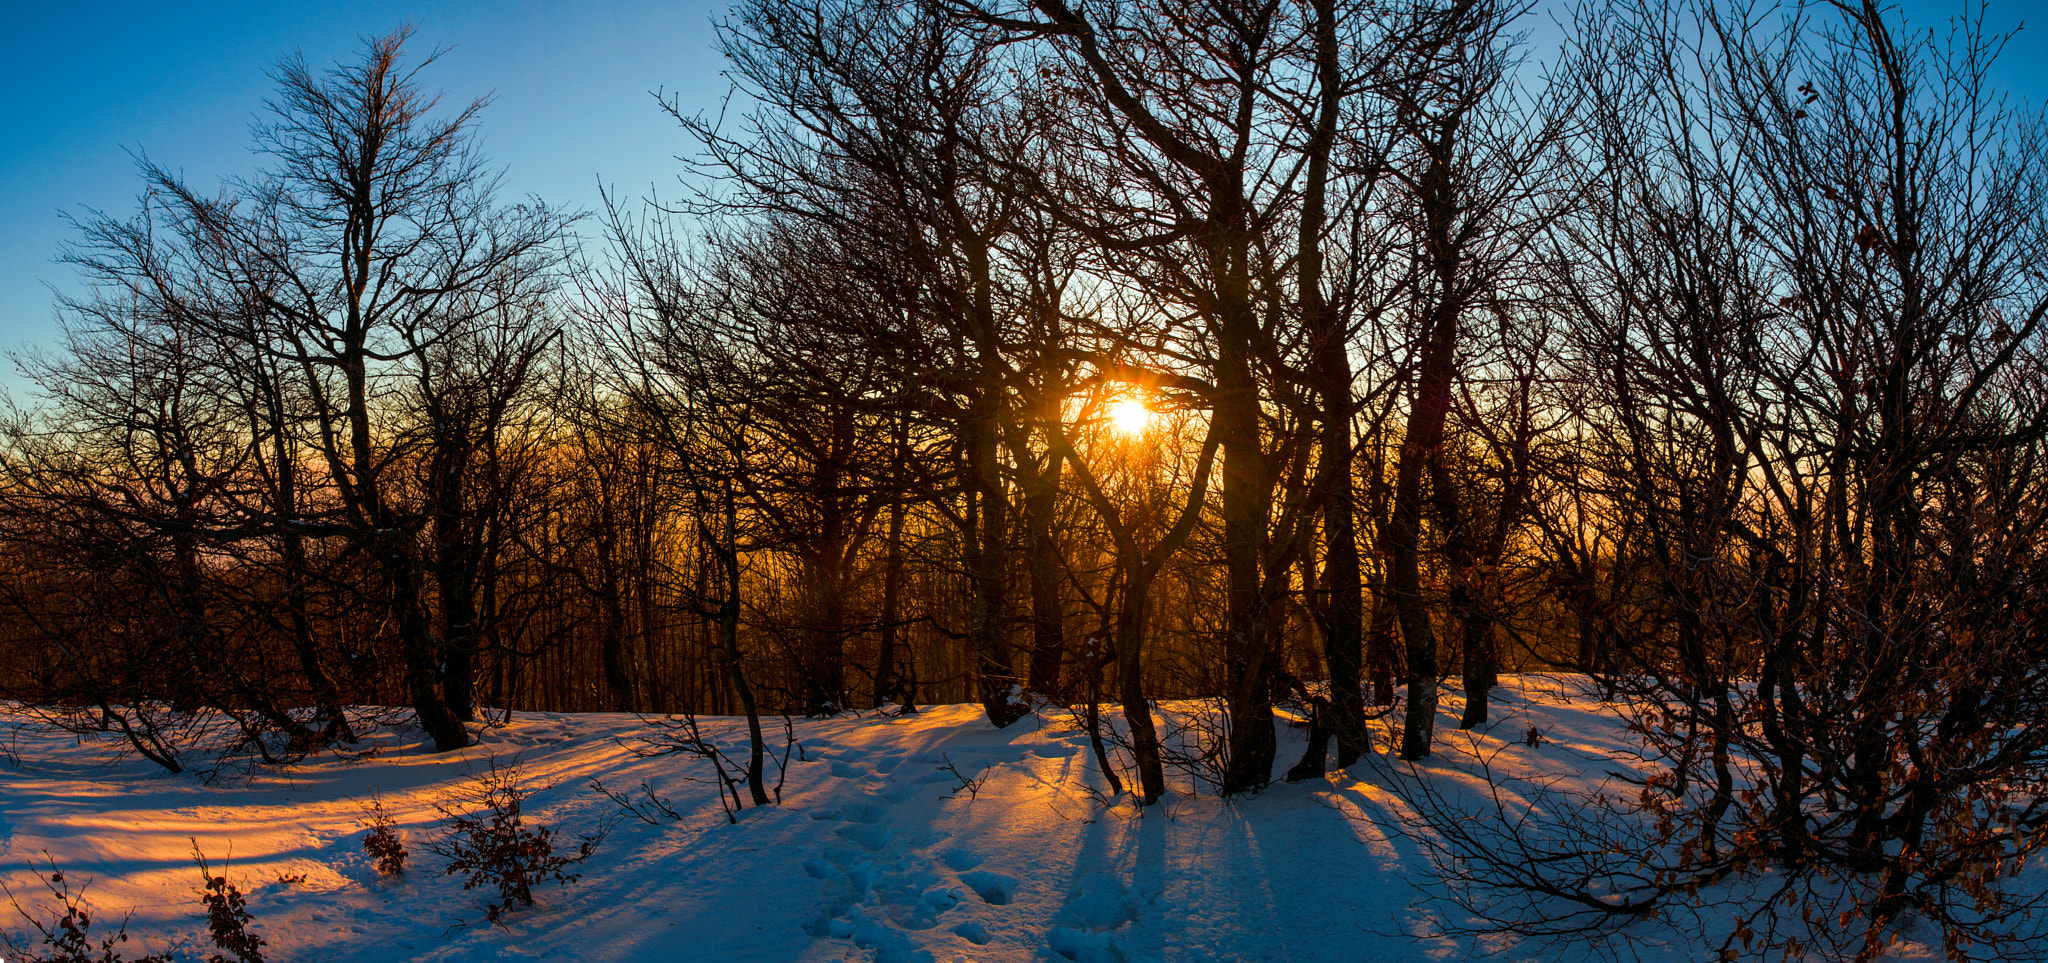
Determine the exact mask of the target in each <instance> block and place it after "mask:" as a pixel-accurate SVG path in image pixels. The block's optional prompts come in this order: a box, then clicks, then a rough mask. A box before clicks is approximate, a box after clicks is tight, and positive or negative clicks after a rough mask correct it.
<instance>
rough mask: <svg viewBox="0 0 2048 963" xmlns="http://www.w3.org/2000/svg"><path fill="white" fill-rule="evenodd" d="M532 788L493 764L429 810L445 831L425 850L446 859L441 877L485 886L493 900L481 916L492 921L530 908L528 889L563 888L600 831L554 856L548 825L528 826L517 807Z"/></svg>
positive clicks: (512, 768) (516, 774)
mask: <svg viewBox="0 0 2048 963" xmlns="http://www.w3.org/2000/svg"><path fill="white" fill-rule="evenodd" d="M533 792H534V791H533V790H530V789H525V788H522V787H520V785H519V770H518V767H517V765H516V764H514V765H511V766H499V765H498V762H497V760H495V759H493V760H491V768H490V771H488V772H486V773H484V774H483V775H481V776H478V777H477V778H476V779H475V780H474V781H473V782H472V783H471V784H470V785H469V786H468V787H466V788H465V789H462V790H458V791H457V793H456V794H455V796H454V798H452V799H450V800H449V801H447V802H445V803H436V804H434V808H436V809H438V810H440V811H441V815H443V816H446V817H447V818H448V831H447V833H446V834H445V835H443V836H442V837H441V838H440V839H439V840H436V841H434V842H431V843H428V844H427V849H428V850H430V851H431V852H433V853H434V854H435V855H438V856H441V857H442V858H444V859H447V860H448V867H447V869H445V870H443V872H444V873H445V874H446V875H449V876H456V875H460V876H462V877H463V880H462V888H463V889H478V888H482V887H491V888H494V889H496V890H497V891H498V898H497V899H495V900H493V901H491V902H490V903H488V904H486V905H485V907H484V916H485V918H487V919H489V920H490V921H491V922H493V923H496V922H498V921H499V919H500V918H501V917H502V916H504V914H505V913H506V911H508V910H511V909H513V908H515V907H519V906H532V905H533V887H534V886H535V885H536V884H539V883H545V882H548V881H550V880H552V881H554V882H555V883H557V884H560V885H563V886H567V885H568V884H570V883H573V882H575V881H576V880H577V879H579V878H580V874H577V873H571V872H567V870H568V869H569V868H570V867H572V866H575V865H577V864H579V863H581V862H583V861H584V860H586V859H589V858H590V856H591V854H592V853H594V852H596V850H597V846H598V844H599V843H600V842H603V840H604V835H605V829H606V827H604V826H600V827H599V828H598V830H597V831H596V832H594V833H591V834H590V835H586V836H580V837H578V838H577V847H576V851H575V855H573V856H572V855H563V854H561V853H557V852H555V840H556V835H557V831H556V830H555V829H554V828H553V827H549V826H540V827H534V828H529V827H528V826H527V825H526V821H525V817H524V816H523V815H522V813H521V806H522V805H523V804H524V803H525V801H526V799H527V798H528V797H530V796H532V795H533Z"/></svg>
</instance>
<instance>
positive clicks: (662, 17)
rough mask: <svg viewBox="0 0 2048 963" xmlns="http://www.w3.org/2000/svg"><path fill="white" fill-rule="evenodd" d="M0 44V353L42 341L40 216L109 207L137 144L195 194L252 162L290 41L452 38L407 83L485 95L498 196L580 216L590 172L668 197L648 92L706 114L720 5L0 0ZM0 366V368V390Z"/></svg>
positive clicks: (675, 148)
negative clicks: (2, 10) (2, 8)
mask: <svg viewBox="0 0 2048 963" xmlns="http://www.w3.org/2000/svg"><path fill="white" fill-rule="evenodd" d="M7 7H8V14H7V17H6V18H5V19H6V31H5V33H4V35H0V36H4V37H5V39H4V40H0V90H4V91H5V92H6V94H5V96H4V97H0V130H4V131H5V132H6V133H5V136H4V137H0V185H4V186H5V189H4V190H0V349H13V348H18V347H20V346H22V345H24V344H27V343H32V342H39V341H45V340H48V339H50V338H52V337H53V336H54V334H55V332H56V324H55V321H54V311H53V308H52V306H51V296H50V289H49V287H48V286H47V285H48V284H55V285H57V286H59V287H62V288H64V289H66V290H76V289H77V288H78V283H77V281H76V278H75V276H74V275H73V273H72V269H71V268H70V267H69V266H68V265H64V264H57V263H53V262H52V261H51V257H52V256H53V255H54V254H55V253H56V250H57V247H58V245H59V244H61V243H63V242H64V241H66V240H68V239H69V238H70V236H71V231H70V229H69V228H68V227H67V225H66V224H65V222H64V221H63V219H62V218H61V217H60V216H59V215H60V212H64V211H71V212H77V211H80V210H82V209H83V208H86V207H93V208H99V209H101V210H104V211H106V212H108V213H110V214H116V215H119V216H123V217H125V216H128V215H129V214H131V213H133V211H134V209H135V197H136V194H137V192H138V190H139V189H140V186H141V181H140V180H139V179H138V178H137V176H136V174H135V163H134V160H133V159H132V158H131V156H130V154H129V151H131V150H138V149H139V150H145V151H147V152H148V154H149V156H150V157H151V158H152V159H154V160H156V161H157V162H159V163H162V164H164V165H166V166H168V167H170V168H171V169H172V170H182V171H183V172H184V174H185V176H186V179H187V180H188V181H189V182H190V183H192V184H193V185H194V186H195V187H199V188H201V189H202V190H206V191H211V190H213V189H214V188H216V187H217V186H218V184H219V179H220V177H221V176H223V175H227V174H244V173H248V172H250V171H252V170H253V169H254V168H255V166H256V165H257V161H256V159H255V158H254V157H252V155H250V153H249V151H248V146H249V130H250V125H251V123H252V122H253V121H254V120H255V118H256V116H257V114H258V112H259V111H260V109H261V106H262V101H263V99H264V97H266V96H267V95H268V94H269V93H270V91H271V87H272V85H271V83H270V81H269V80H268V79H267V78H266V77H265V76H264V70H265V69H266V68H267V67H269V66H270V65H272V64H274V63H275V62H276V61H277V60H278V59H279V58H280V57H281V56H283V55H285V54H287V53H289V52H291V51H293V50H303V51H304V52H305V54H306V57H307V59H308V60H310V61H311V62H312V63H313V64H314V65H315V66H322V65H326V64H331V63H333V62H335V61H336V60H343V59H353V58H354V57H355V56H356V54H357V53H358V52H359V51H360V50H361V49H362V44H361V41H360V38H362V37H364V36H369V35H374V34H382V33H386V32H389V31H390V30H392V29H393V28H395V27H397V26H398V25H399V24H402V23H405V22H406V21H408V20H410V21H411V22H413V23H414V24H415V25H416V26H417V28H418V33H416V34H415V35H414V38H413V40H412V42H411V44H410V45H409V46H408V48H407V49H408V52H409V53H413V54H420V53H424V52H426V51H429V50H431V49H433V48H434V47H437V46H443V47H450V48H452V49H450V50H448V52H447V53H446V54H445V55H444V56H443V57H442V59H441V60H439V61H437V62H436V63H435V64H433V65H432V66H430V67H428V68H427V70H426V71H425V72H424V73H423V74H422V75H421V83H422V86H423V87H425V88H427V89H429V90H441V91H445V92H446V94H447V101H448V102H451V103H461V102H466V101H468V100H469V99H470V98H472V97H476V96H479V95H483V94H487V93H495V99H494V100H493V101H492V104H491V106H490V107H489V108H488V109H487V110H485V112H484V113H483V115H482V119H481V124H480V128H479V129H480V131H481V133H482V136H483V141H484V152H485V154H486V155H487V156H488V157H489V158H490V159H491V160H492V162H493V164H494V166H496V167H499V168H501V169H503V170H504V171H505V179H504V185H503V191H504V192H505V194H506V195H509V198H501V199H516V198H518V197H521V196H524V195H527V194H535V195H539V196H540V197H542V198H544V199H546V200H547V201H548V202H549V203H550V204H553V205H557V206H563V207H571V208H582V209H586V210H587V209H594V208H596V207H597V206H598V205H599V204H600V200H599V196H598V190H597V185H598V183H599V179H600V178H602V179H603V181H604V182H605V183H607V184H609V185H613V186H615V187H617V188H619V189H620V190H621V191H622V192H623V193H624V194H625V195H626V196H627V197H629V198H637V197H641V196H644V195H646V194H647V193H648V191H649V189H650V188H651V187H654V186H657V185H658V186H660V187H661V188H662V190H663V192H664V193H665V194H674V193H675V190H674V187H675V185H676V183H677V182H676V176H677V174H678V173H679V172H680V170H681V165H680V164H679V163H678V162H677V161H676V160H675V158H676V155H678V154H688V153H690V152H691V147H692V145H691V142H690V141H689V140H688V139H687V138H686V137H685V136H684V135H683V134H682V132H681V131H680V130H678V129H677V127H676V124H675V122H674V121H673V120H672V119H670V118H669V117H668V116H667V115H666V114H663V113H662V112H660V110H659V109H658V108H657V107H656V106H655V102H654V98H653V97H652V96H651V95H650V93H649V92H650V91H653V90H656V89H663V90H666V91H668V92H670V93H671V94H680V95H681V96H682V97H683V99H684V100H685V101H686V102H689V103H695V104H699V105H701V106H702V108H703V109H705V110H710V111H716V110H717V109H718V106H719V102H720V99H721V97H722V95H723V93H724V92H725V90H726V86H727V85H726V81H725V80H724V78H723V77H722V76H721V73H720V71H721V70H722V68H723V67H724V62H723V60H722V58H720V57H719V56H718V54H717V53H716V52H715V51H714V50H713V49H712V44H713V41H714V39H715V38H714V36H713V32H712V29H711V23H712V19H713V17H714V16H715V15H721V14H722V12H723V10H724V8H725V3H724V2H723V0H719V2H713V0H668V2H659V0H583V2H574V3H569V2H547V0H520V2H509V3H508V2H491V3H477V2H446V3H441V2H432V0H349V2H346V3H309V2H300V0H272V2H267V3H228V2H209V0H195V2H189V3H163V2H160V0H159V2H152V3H130V2H113V3H38V4H31V3H28V2H10V3H9V4H8V5H7ZM11 374H12V366H11V365H8V364H5V363H4V362H0V383H4V382H6V381H9V380H11V378H10V377H9V376H10V375H11Z"/></svg>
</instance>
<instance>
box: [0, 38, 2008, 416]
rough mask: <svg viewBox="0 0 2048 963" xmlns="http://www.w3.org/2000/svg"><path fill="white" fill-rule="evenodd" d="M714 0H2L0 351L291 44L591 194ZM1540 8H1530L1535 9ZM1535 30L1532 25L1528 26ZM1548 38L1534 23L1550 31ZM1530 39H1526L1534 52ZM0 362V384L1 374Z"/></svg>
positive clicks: (514, 170) (510, 178) (709, 59)
mask: <svg viewBox="0 0 2048 963" xmlns="http://www.w3.org/2000/svg"><path fill="white" fill-rule="evenodd" d="M1903 6H1904V10H1905V13H1906V15H1907V17H1908V18H1909V19H1910V20H1912V21H1915V22H1918V23H1921V24H1932V23H1937V22H1939V21H1941V20H1945V19H1946V18H1947V17H1949V16H1951V15H1953V14H1955V13H1957V12H1959V11H1961V10H1962V9H1963V4H1962V2H1961V0H1942V2H1935V0H1911V2H1908V3H1905V4H1904V5H1903ZM2032 6H2033V4H2032V3H2031V2H2020V0H1993V2H1992V4H1991V5H1990V7H1989V13H1988V17H1987V21H1988V23H1989V25H1990V26H1991V27H1992V28H1993V29H1999V30H2010V29H2012V28H2014V27H2017V26H2019V25H2020V23H2021V20H2022V19H2023V18H2025V17H2026V16H2027V15H2029V14H2031V13H2033V10H2031V9H2030V8H2031V7H2032ZM724 7H725V0H668V2H657V0H584V2H573V3H571V2H548V0H516V2H492V3H488V4H485V3H476V2H446V3H442V2H432V0H351V2H348V3H307V2H278V0H272V2H266V3H227V2H206V0H195V2H188V3H179V4H169V3H162V2H160V0H159V2H152V3H130V2H102V3H93V4H84V3H48V4H35V5H30V4H28V3H25V2H16V3H14V4H12V5H11V9H10V11H9V16H8V18H7V30H6V33H5V39H4V40H0V90H5V91H6V92H7V93H6V96H5V97H0V130H4V131H5V132H6V135H5V137H4V138H0V185H5V190H4V191H0V349H12V348H18V347H21V346H24V345H27V344H31V343H36V342H42V341H47V340H48V339H50V338H51V337H52V336H53V335H54V333H55V331H56V325H55V322H54V313H53V309H52V307H51V303H50V301H51V298H50V290H49V285H56V286H58V287H59V288H62V289H65V290H76V289H77V286H78V285H77V281H76V278H75V277H74V275H73V274H72V271H71V269H70V268H69V267H68V266H66V265H62V264H56V263H52V261H51V257H52V255H54V254H55V253H56V250H57V247H58V245H59V244H61V243H62V242H63V241H65V240H66V239H67V238H68V237H69V236H70V232H69V229H68V228H67V227H66V225H65V223H64V221H63V220H62V218H61V217H60V216H59V215H60V212H63V211H73V212H77V211H80V210H82V209H84V208H87V207H92V208H99V209H102V210H105V211H107V212H109V213H113V214H118V215H122V216H126V215H127V214H129V213H131V212H132V211H133V209H134V203H135V194H136V191H137V189H138V188H139V186H140V182H139V181H138V180H137V178H136V176H135V172H134V162H133V160H132V159H131V157H130V154H129V153H128V152H129V151H131V150H144V151H147V152H148V154H149V155H150V157H152V158H153V159H155V160H156V161H158V162H159V163H163V164H165V165H166V166H169V167H170V168H172V169H173V170H183V171H184V173H185V175H186V177H187V179H188V180H189V181H190V182H191V183H193V184H194V185H195V186H198V187H201V188H204V189H209V190H210V189H212V188H213V187H214V186H215V185H216V184H217V183H218V179H219V178H220V177H221V176H222V175H227V174H240V173H247V172H248V171H250V170H251V169H252V167H253V166H254V164H255V160H254V159H253V158H252V157H251V155H250V154H249V153H248V143H249V127H250V124H251V122H252V121H253V120H254V119H255V117H256V115H257V112H258V110H259V108H260V106H261V102H262V100H263V98H264V97H265V96H266V95H267V94H268V93H269V91H270V82H269V80H268V79H267V78H265V77H264V75H263V71H264V69H265V68H266V67H268V66H269V65H270V64H272V63H274V62H276V60H277V59H278V58H279V57H280V56H281V55H283V54H285V53H287V52H289V51H292V50H303V51H304V52H305V54H306V56H307V57H308V59H310V60H311V61H312V62H314V63H315V64H327V63H332V62H333V61H335V60H337V59H348V58H352V57H353V56H354V55H355V54H356V52H357V51H359V50H360V49H361V43H360V38H362V37H364V36H367V35H372V34H380V33H384V32H387V31H389V30H391V29H393V28H394V27H396V26H397V25H399V24H400V23H404V22H406V21H411V22H413V23H414V24H415V25H416V26H417V27H418V34H417V35H416V36H415V38H414V40H413V46H412V48H411V49H412V50H413V51H414V52H423V51H425V50H428V49H431V48H433V47H436V46H447V47H452V49H451V50H449V51H448V53H447V54H446V55H445V56H444V57H443V58H442V59H441V60H440V61H439V62H438V63H436V64H435V65H433V66H432V67H431V68H429V69H428V71H427V72H426V73H425V74H424V75H423V84H424V85H425V86H426V87H428V88H430V89H440V90H444V91H446V92H447V94H448V96H449V99H450V100H451V101H464V100H467V99H468V98H470V97H474V96H478V95H480V94H485V93H495V97H496V99H495V100H494V102H493V104H492V106H491V107H490V109H489V110H487V111H486V112H485V113H484V114H483V117H482V123H481V127H480V129H481V132H482V135H483V138H484V146H485V152H486V153H487V154H488V155H489V156H490V157H491V158H492V160H493V161H494V163H495V164H496V165H497V166H499V167H501V168H503V169H504V170H505V175H506V176H505V182H504V187H505V190H506V192H507V193H508V194H510V195H512V196H515V197H516V196H521V195H526V194H535V195H539V196H540V197H542V198H544V199H546V200H547V201H549V202H550V203H551V204H554V205H557V206H564V207H570V208H581V209H586V210H589V209H595V208H596V207H597V206H598V205H599V203H600V202H599V198H598V184H599V183H600V181H602V182H603V183H605V184H609V185H613V186H615V187H617V188H619V189H620V190H621V191H622V192H623V193H624V194H625V195H626V196H628V197H639V196H644V195H645V194H647V193H648V191H649V190H650V189H652V188H657V187H658V188H660V189H662V190H663V191H664V192H666V193H673V192H674V190H675V185H676V176H677V174H678V173H679V172H680V170H681V165H680V164H679V163H678V162H677V161H676V160H675V157H676V155H678V154H686V153H688V152H689V151H690V149H691V144H690V142H689V141H688V139H687V138H685V137H684V136H683V135H682V133H681V132H680V131H679V130H678V129H677V128H676V126H675V124H674V123H673V122H672V121H671V120H670V119H669V118H668V117H667V116H666V115H664V114H662V113H661V112H660V111H659V110H658V109H657V108H656V107H655V104H654V100H653V98H652V96H650V93H649V92H650V91H653V90H656V89H662V90H666V91H668V92H669V93H671V94H675V95H680V96H681V97H682V98H683V100H684V101H685V102H686V103H690V104H694V105H697V107H698V109H702V110H706V111H716V110H717V109H718V106H719V102H720V98H721V97H722V95H723V94H724V92H725V90H726V81H725V79H724V78H723V76H722V75H721V72H720V71H721V69H722V67H723V66H724V64H723V61H722V60H721V58H719V56H718V55H717V54H716V53H715V52H714V51H713V49H712V43H713V40H714V37H713V31H712V29H711V23H712V20H713V18H714V17H716V16H719V15H721V14H722V12H723V9H724ZM1539 15H1540V14H1539ZM1546 34H1547V35H1550V36H1553V37H1554V33H1552V32H1551V31H1548V30H1544V29H1540V28H1539V29H1537V30H1535V31H1533V37H1534V39H1535V40H1536V41H1537V42H1539V43H1540V42H1542V40H1543V37H1544V36H1545V35H1546ZM1552 42H1554V41H1552ZM1539 55H1540V54H1539ZM1994 80H1995V81H1996V82H1998V83H1999V84H2000V85H2001V86H2003V87H2005V88H2006V89H2008V90H2010V91H2012V92H2013V93H2014V94H2016V95H2017V96H2019V97H2020V98H2022V99H2025V100H2028V101H2030V102H2033V103H2036V104H2038V103H2041V102H2042V101H2044V100H2048V22H2044V23H2041V24H2039V25H2030V27H2029V29H2026V30H2024V31H2022V33H2021V35H2020V36H2019V37H2018V38H2017V39H2015V40H2014V41H2013V43H2012V45H2011V46H2010V47H2009V48H2008V49H2007V51H2006V54H2005V57H2004V59H2003V60H2002V61H2001V62H2000V66H1999V69H1998V70H1997V72H1996V74H1995V76H1994ZM11 374H12V372H11V365H10V366H0V383H5V382H9V381H12V380H13V379H12V377H11Z"/></svg>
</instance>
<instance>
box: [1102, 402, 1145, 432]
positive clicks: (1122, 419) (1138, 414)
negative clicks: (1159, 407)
mask: <svg viewBox="0 0 2048 963" xmlns="http://www.w3.org/2000/svg"><path fill="white" fill-rule="evenodd" d="M1109 423H1110V424H1111V425H1112V426H1114V427H1115V428H1116V430H1117V431H1118V433H1120V434H1125V435H1142V434H1144V433H1145V429H1146V428H1147V427H1150V426H1151V424H1152V409H1150V408H1147V407H1145V399H1143V398H1139V397H1135V396H1128V397H1123V398H1118V399H1117V400H1116V401H1114V402H1111V403H1110V406H1109Z"/></svg>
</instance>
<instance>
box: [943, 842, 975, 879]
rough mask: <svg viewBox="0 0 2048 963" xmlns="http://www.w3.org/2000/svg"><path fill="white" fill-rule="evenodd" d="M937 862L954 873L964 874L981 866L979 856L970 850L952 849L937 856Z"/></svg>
mask: <svg viewBox="0 0 2048 963" xmlns="http://www.w3.org/2000/svg"><path fill="white" fill-rule="evenodd" d="M939 861H940V862H943V863H945V864H946V868H947V869H950V870H952V871H953V872H956V873H964V872H967V871H968V870H970V869H973V868H974V867H976V866H979V865H981V855H980V854H979V853H975V852H973V851H971V850H966V849H961V848H959V847H957V846H956V847H954V848H952V849H949V850H946V851H945V852H943V853H940V854H939Z"/></svg>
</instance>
